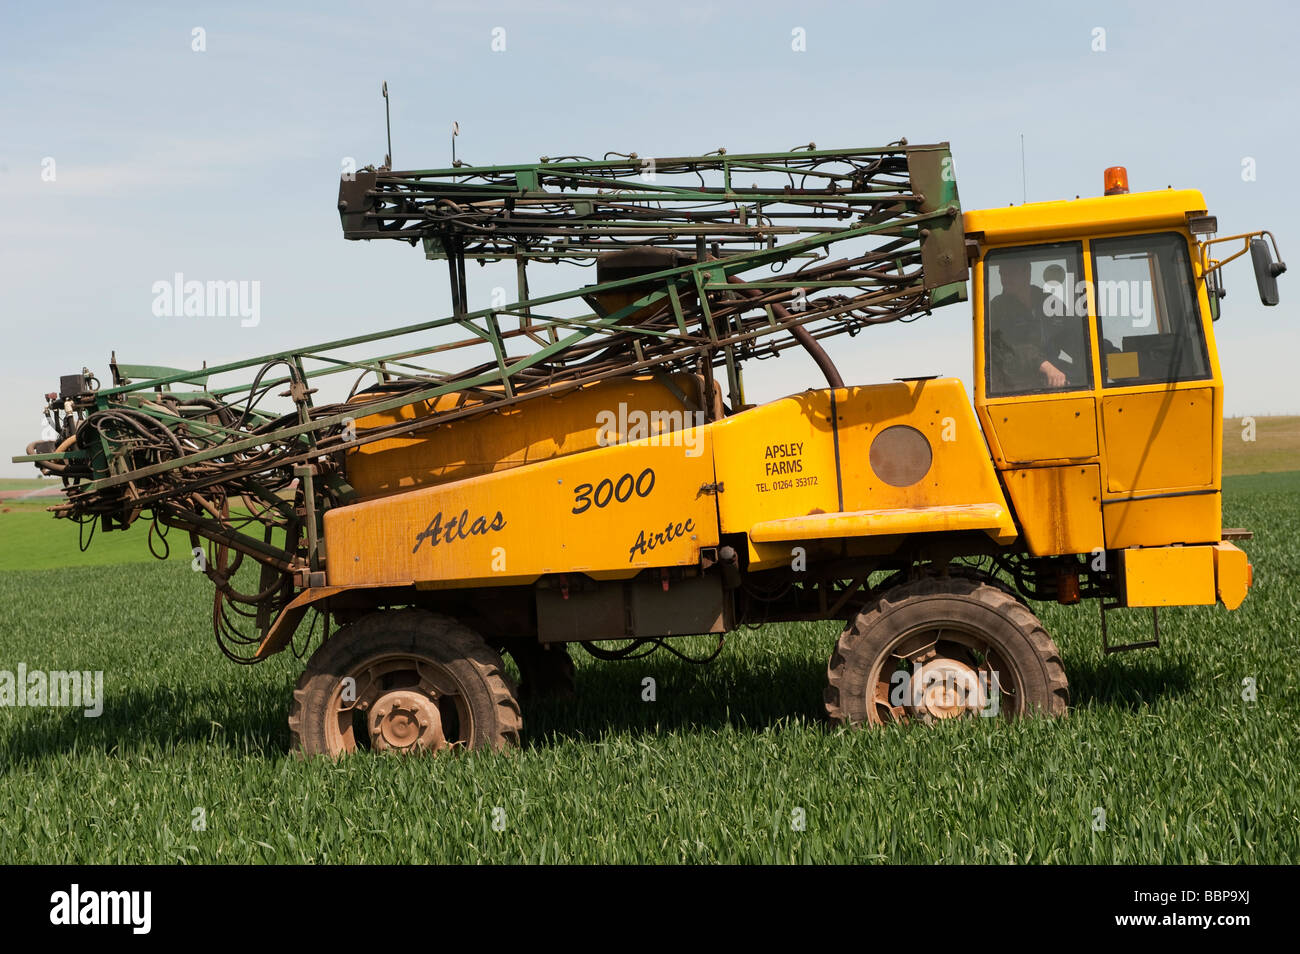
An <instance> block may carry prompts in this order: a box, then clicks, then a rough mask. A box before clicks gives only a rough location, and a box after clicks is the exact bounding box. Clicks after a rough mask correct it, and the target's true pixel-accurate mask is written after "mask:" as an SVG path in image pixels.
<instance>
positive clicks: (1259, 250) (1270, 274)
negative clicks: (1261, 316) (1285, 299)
mask: <svg viewBox="0 0 1300 954" xmlns="http://www.w3.org/2000/svg"><path fill="white" fill-rule="evenodd" d="M1250 260H1251V262H1252V263H1253V264H1254V266H1255V284H1256V285H1258V286H1259V300H1260V301H1262V302H1263V303H1264V304H1265V305H1276V304H1277V303H1278V301H1279V298H1278V294H1277V276H1279V275H1281V274H1282V273H1283V272H1285V271H1286V262H1275V261H1273V254H1272V253H1271V252H1270V251H1269V249H1268V243H1267V242H1266V241H1264V240H1263V239H1262V238H1253V239H1251V240H1250Z"/></svg>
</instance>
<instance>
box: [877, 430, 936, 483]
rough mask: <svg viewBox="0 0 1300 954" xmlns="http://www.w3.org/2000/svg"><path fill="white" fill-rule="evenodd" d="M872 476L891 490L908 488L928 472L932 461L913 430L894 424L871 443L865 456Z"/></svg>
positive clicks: (926, 444)
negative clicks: (867, 457)
mask: <svg viewBox="0 0 1300 954" xmlns="http://www.w3.org/2000/svg"><path fill="white" fill-rule="evenodd" d="M869 460H870V461H871V469H872V471H874V472H875V475H876V476H877V477H879V478H880V479H881V480H883V481H884V482H885V483H887V484H889V485H890V486H892V487H910V486H912V485H913V484H914V483H916V482H917V481H919V480H920V479H921V478H922V477H924V476H925V475H926V474H927V473H929V472H930V463H931V462H932V461H933V460H934V455H933V452H932V451H931V450H930V442H929V441H928V440H926V439H925V435H924V434H922V433H921V432H920V431H918V430H917V429H916V428H915V427H908V426H907V425H906V424H895V425H894V426H893V427H887V428H885V429H884V430H883V431H881V432H880V433H879V434H877V435H876V439H875V440H873V441H872V442H871V453H870V455H869Z"/></svg>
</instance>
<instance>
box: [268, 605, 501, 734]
mask: <svg viewBox="0 0 1300 954" xmlns="http://www.w3.org/2000/svg"><path fill="white" fill-rule="evenodd" d="M522 727H523V722H522V718H521V717H520V713H519V702H518V700H517V699H516V697H515V686H514V684H513V683H512V682H511V681H510V678H509V677H508V676H507V675H506V673H505V670H504V668H503V665H502V662H501V657H500V655H498V654H497V653H496V652H495V651H494V650H493V649H492V648H491V647H489V646H488V645H487V643H485V642H484V641H483V639H482V638H481V637H480V636H479V635H478V634H477V633H475V632H474V631H473V630H471V629H469V628H468V627H466V626H463V625H462V624H460V623H458V622H456V621H455V620H453V619H451V618H449V617H446V616H441V615H438V614H436V613H430V612H427V611H425V610H418V609H404V610H383V611H380V612H376V613H371V614H369V615H368V616H364V617H362V618H361V619H359V620H357V621H356V622H353V623H350V624H348V625H347V626H344V627H343V628H342V629H340V630H339V631H338V632H337V633H335V634H334V635H333V636H332V637H330V639H329V640H327V641H326V642H325V643H324V645H322V646H321V647H320V648H319V649H317V650H316V652H315V653H314V654H313V655H312V657H311V659H310V660H309V661H308V663H307V668H306V669H305V670H304V671H303V674H302V676H301V677H299V679H298V684H297V686H296V687H295V688H294V691H293V703H292V705H291V706H290V709H289V738H290V747H291V749H293V750H295V751H297V752H299V753H301V754H303V755H328V756H330V757H332V758H337V757H338V756H340V755H344V754H346V753H349V752H354V751H357V750H364V749H370V750H373V751H394V752H407V753H424V754H438V753H446V752H454V751H468V750H475V749H493V750H501V749H505V748H507V747H510V746H516V745H518V744H519V734H520V731H521V729H522Z"/></svg>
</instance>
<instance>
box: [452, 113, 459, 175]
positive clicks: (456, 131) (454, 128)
mask: <svg viewBox="0 0 1300 954" xmlns="http://www.w3.org/2000/svg"><path fill="white" fill-rule="evenodd" d="M459 135H460V123H458V122H456V121H455V120H452V123H451V167H452V168H453V169H455V168H456V167H457V166H458V165H460V163H459V162H457V161H456V137H457V136H459Z"/></svg>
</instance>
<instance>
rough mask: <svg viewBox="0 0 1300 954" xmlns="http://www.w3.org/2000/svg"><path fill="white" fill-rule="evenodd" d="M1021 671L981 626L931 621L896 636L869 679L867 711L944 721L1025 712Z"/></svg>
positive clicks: (875, 717) (881, 717) (900, 719)
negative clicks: (980, 629)
mask: <svg viewBox="0 0 1300 954" xmlns="http://www.w3.org/2000/svg"><path fill="white" fill-rule="evenodd" d="M1022 685H1023V680H1022V677H1021V674H1020V672H1019V671H1018V670H1017V669H1016V668H1015V667H1014V666H1013V665H1012V663H1011V660H1010V659H1009V657H1008V656H1007V655H1006V654H1005V653H1002V652H1000V651H999V650H998V648H997V647H996V646H995V645H994V644H993V643H992V642H991V641H990V640H989V639H988V637H987V636H986V635H985V634H983V633H981V632H980V631H978V630H975V629H971V628H967V627H963V626H959V625H958V624H955V623H945V624H943V625H934V624H927V625H925V626H922V627H918V628H916V629H913V630H911V631H909V632H907V633H904V634H903V635H901V636H899V637H898V638H897V639H895V640H894V641H893V642H892V643H890V645H889V646H888V647H887V648H886V649H885V651H884V652H883V653H881V654H880V656H879V657H878V658H877V660H876V662H875V664H874V665H873V666H872V669H871V674H870V677H869V678H868V680H867V686H866V696H867V712H868V717H869V718H870V719H871V721H873V722H876V723H881V724H885V723H908V722H913V721H916V722H925V723H930V722H939V721H942V720H945V719H957V718H981V717H989V716H1001V717H1003V718H1011V717H1012V716H1014V715H1016V714H1017V713H1018V712H1019V709H1020V704H1021V700H1022V699H1023V697H1024V693H1023V692H1022V691H1021V689H1022Z"/></svg>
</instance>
